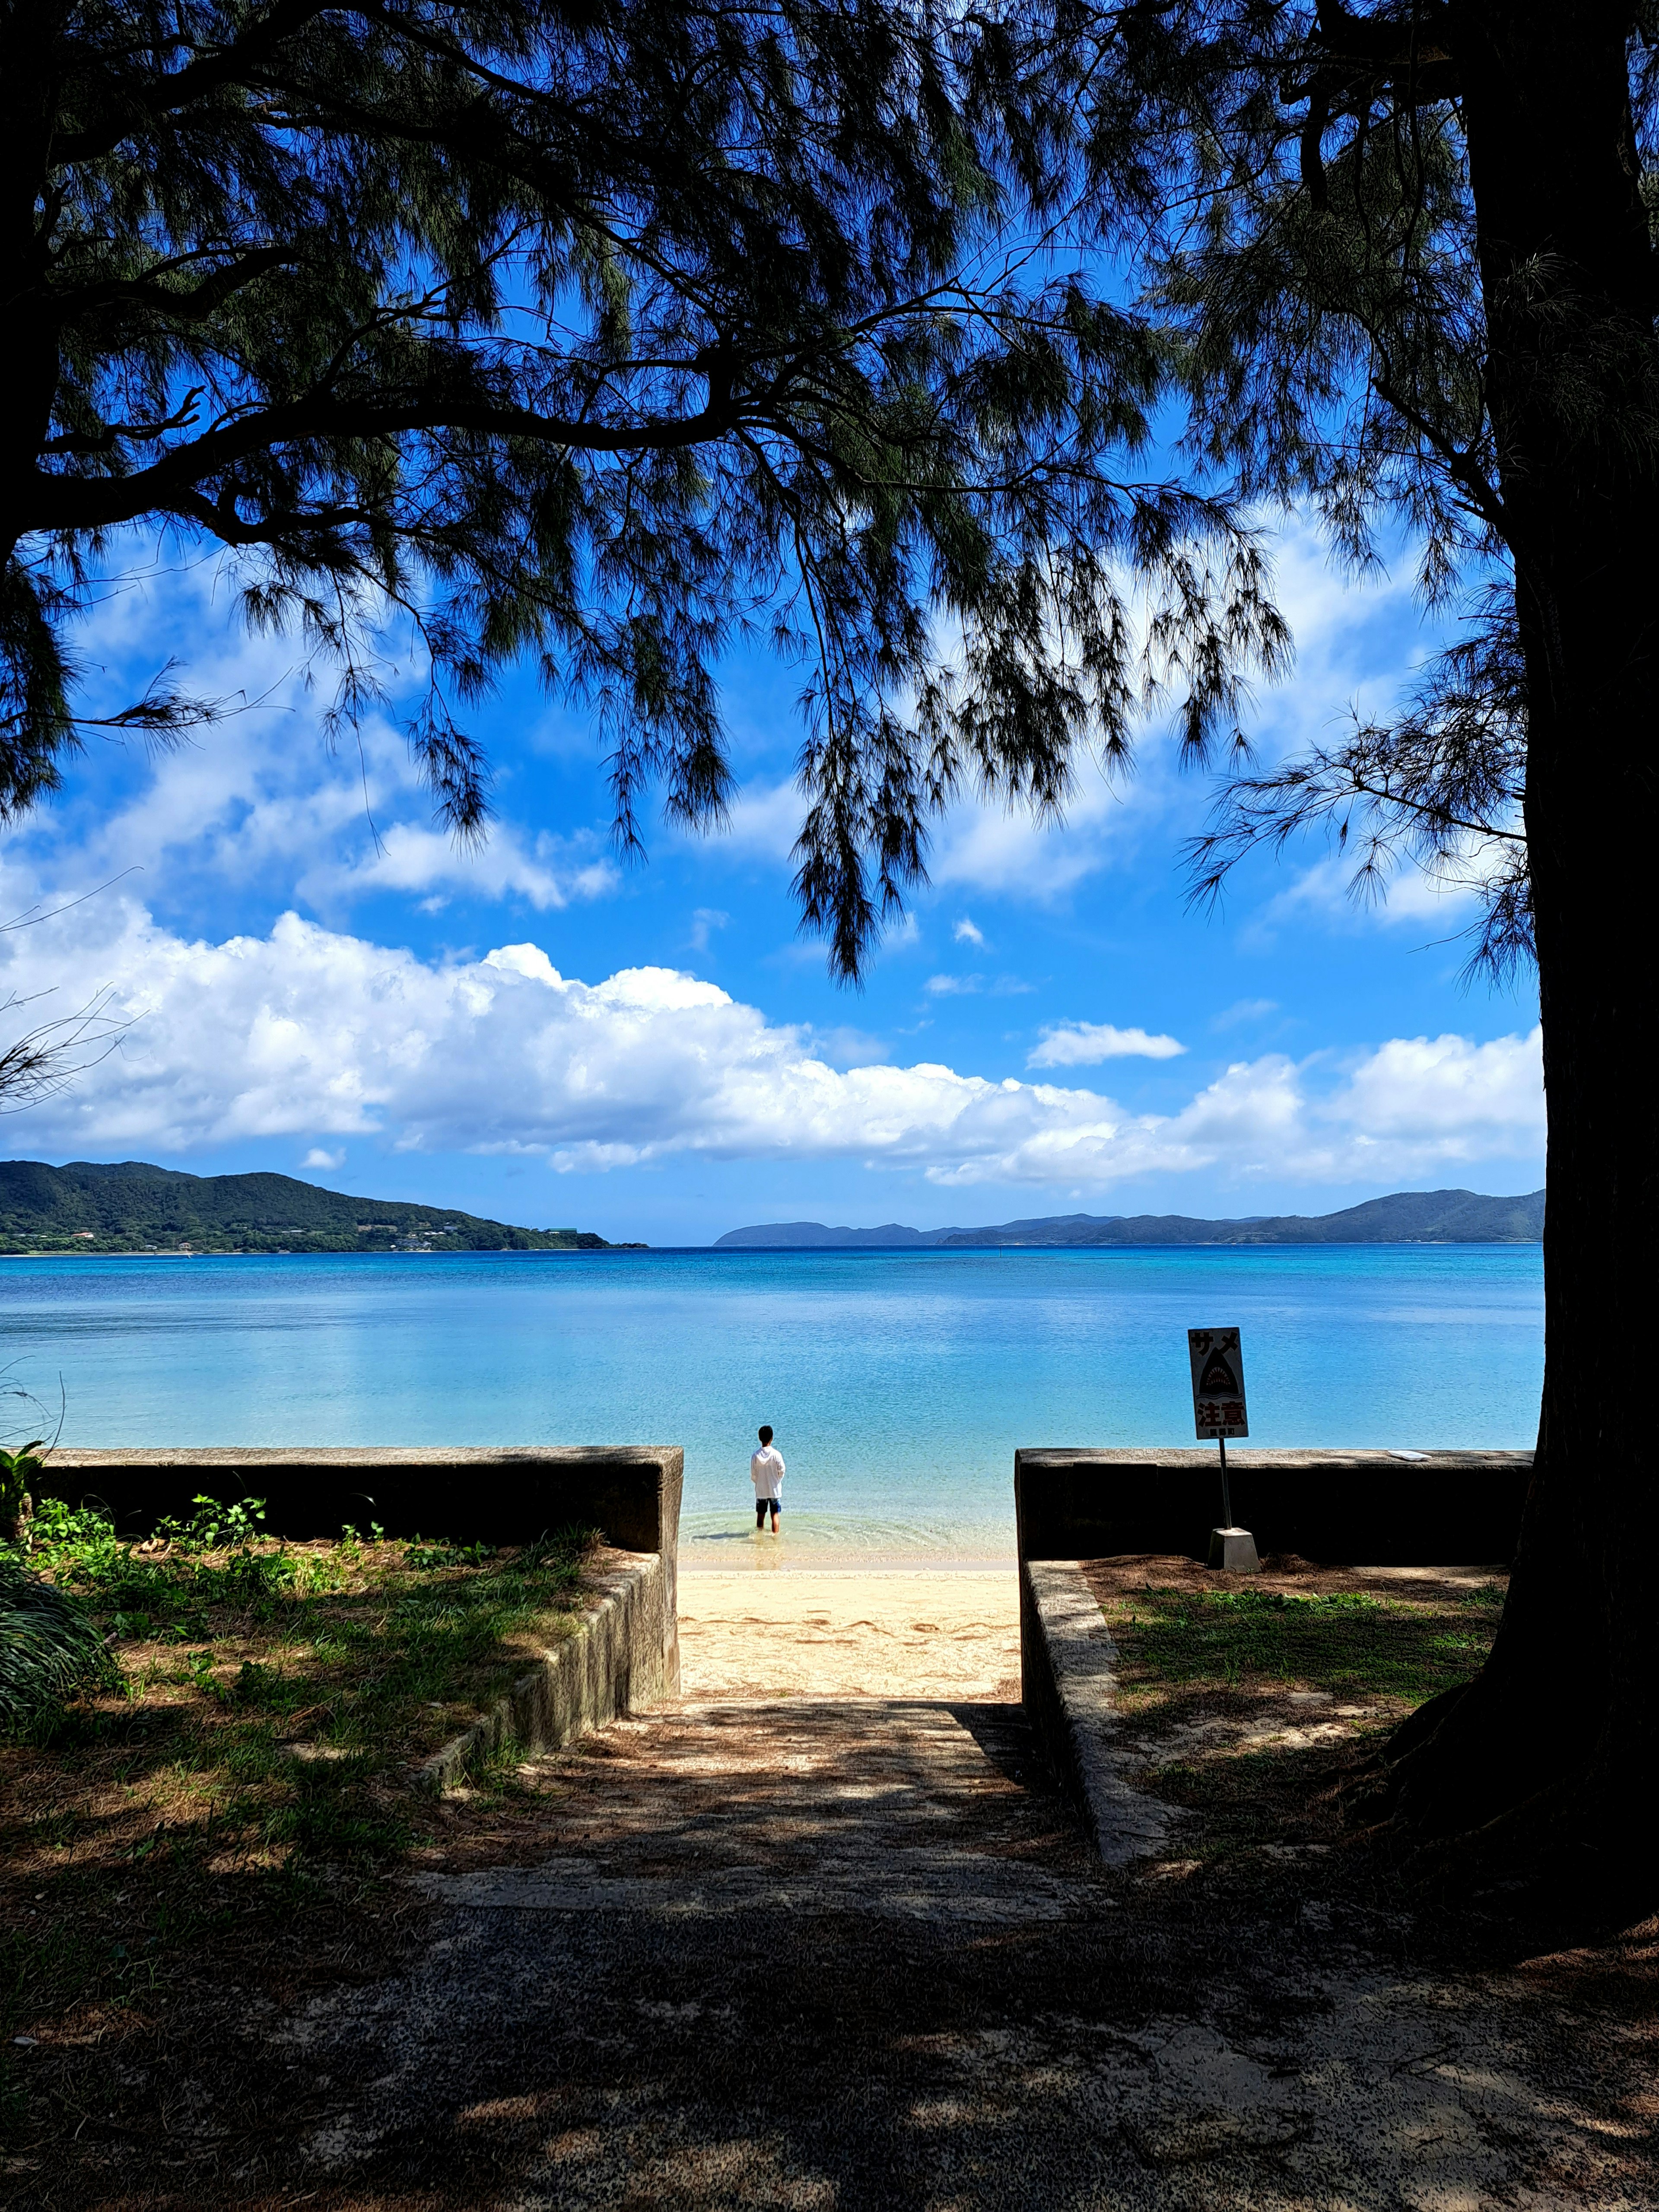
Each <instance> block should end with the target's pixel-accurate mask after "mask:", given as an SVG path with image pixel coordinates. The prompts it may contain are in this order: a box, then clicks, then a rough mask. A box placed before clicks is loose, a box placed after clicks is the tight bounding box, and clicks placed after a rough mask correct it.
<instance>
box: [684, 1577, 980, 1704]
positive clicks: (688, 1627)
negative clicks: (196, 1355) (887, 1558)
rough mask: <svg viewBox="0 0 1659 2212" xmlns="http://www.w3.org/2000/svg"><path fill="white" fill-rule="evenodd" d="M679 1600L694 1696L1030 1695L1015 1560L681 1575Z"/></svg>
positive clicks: (687, 1691) (688, 1684) (688, 1683)
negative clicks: (1023, 1688)
mask: <svg viewBox="0 0 1659 2212" xmlns="http://www.w3.org/2000/svg"><path fill="white" fill-rule="evenodd" d="M679 1604H680V1668H681V1675H682V1681H683V1689H684V1695H685V1696H686V1697H687V1698H728V1697H734V1696H736V1697H742V1696H744V1695H746V1694H749V1693H751V1692H752V1693H755V1694H757V1695H759V1696H772V1697H793V1698H799V1697H825V1698H891V1697H894V1696H902V1697H914V1698H950V1699H1018V1695H1019V1597H1018V1584H1017V1583H1016V1581H1015V1575H1014V1568H1013V1565H1012V1562H1011V1563H1010V1564H1009V1565H1007V1566H1006V1567H998V1568H992V1569H985V1568H949V1567H939V1568H931V1569H927V1570H926V1571H917V1570H915V1569H911V1568H902V1567H896V1568H865V1567H857V1568H848V1567H819V1566H816V1565H810V1566H800V1567H794V1566H780V1567H778V1568H777V1569H775V1571H770V1572H757V1571H756V1570H755V1569H754V1568H753V1567H745V1568H744V1569H742V1570H739V1571H696V1572H692V1573H689V1574H688V1573H684V1572H682V1574H681V1576H680V1583H679Z"/></svg>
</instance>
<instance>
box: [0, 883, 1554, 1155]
mask: <svg viewBox="0 0 1659 2212" xmlns="http://www.w3.org/2000/svg"><path fill="white" fill-rule="evenodd" d="M7 875H8V877H9V878H12V880H10V881H9V882H7V883H6V884H3V885H0V890H4V892H5V894H6V896H7V897H8V898H9V901H10V906H9V909H8V910H10V911H21V910H23V909H25V908H27V907H29V906H30V905H32V904H33V899H34V896H35V891H36V889H37V887H36V886H34V885H33V884H30V885H27V886H23V885H21V884H19V883H18V882H17V881H16V880H15V871H10V870H9V871H7ZM29 937H30V939H31V942H30V944H29V945H28V947H27V968H28V981H29V987H30V988H31V989H32V990H36V991H38V990H41V989H45V988H50V987H53V986H56V987H58V990H59V991H60V993H61V994H62V997H63V1000H64V1003H66V1004H67V1003H74V1004H77V1005H78V1004H79V1003H80V1002H81V1000H82V999H83V998H84V996H85V995H86V992H87V989H88V986H89V985H90V984H93V983H95V982H99V981H108V982H109V983H111V984H112V986H113V987H114V988H115V992H116V994H117V995H116V1010H117V1011H122V1012H126V1013H128V1014H130V1015H131V1016H133V1017H134V1018H135V1019H134V1024H133V1026H132V1028H131V1030H129V1032H128V1034H127V1036H126V1037H125V1041H124V1043H123V1046H122V1048H121V1049H120V1050H119V1051H118V1053H116V1054H112V1055H111V1057H110V1058H109V1059H108V1060H106V1061H104V1062H103V1063H102V1064H101V1065H100V1066H98V1067H96V1068H94V1069H93V1070H91V1071H90V1072H89V1073H88V1074H86V1075H85V1076H84V1077H82V1079H80V1081H79V1082H78V1083H77V1084H76V1086H75V1087H74V1088H73V1089H72V1090H71V1091H68V1092H67V1093H65V1094H64V1096H63V1097H60V1098H58V1099H57V1100H55V1101H53V1102H52V1103H49V1104H47V1105H46V1106H43V1107H40V1108H38V1109H34V1110H33V1111H32V1112H31V1113H30V1114H28V1115H19V1116H17V1117H16V1119H15V1121H14V1123H13V1127H14V1130H15V1132H16V1134H17V1136H18V1138H19V1139H23V1140H24V1141H26V1143H27V1146H30V1147H32V1148H35V1149H38V1150H40V1151H43V1152H58V1153H59V1154H65V1153H83V1154H84V1153H90V1154H93V1155H96V1154H97V1153H99V1152H104V1153H106V1154H107V1153H109V1152H112V1151H119V1152H163V1153H175V1154H176V1153H189V1152H191V1151H193V1150H197V1149H200V1148H204V1147H207V1146H217V1145H223V1144H226V1143H229V1142H234V1141H237V1140H239V1139H251V1138H269V1137H297V1138H300V1139H303V1140H309V1141H312V1142H313V1143H315V1144H316V1145H317V1147H318V1149H319V1151H321V1150H327V1151H329V1152H335V1151H337V1149H338V1140H339V1139H343V1138H349V1137H362V1136H368V1135H372V1136H374V1137H375V1138H376V1139H379V1140H380V1141H381V1142H383V1143H387V1142H389V1143H391V1144H392V1145H393V1146H398V1147H403V1148H409V1149H422V1150H431V1151H440V1150H459V1151H471V1152H508V1153H521V1154H530V1155H542V1156H544V1157H546V1158H548V1159H549V1160H550V1162H551V1164H553V1165H554V1166H556V1167H557V1168H562V1169H572V1168H580V1169H585V1170H602V1169H607V1168H616V1167H626V1166H634V1165H639V1164H649V1163H653V1162H659V1161H663V1160H667V1159H671V1158H675V1157H677V1156H684V1155H688V1154H690V1155H694V1156H695V1155H702V1156H706V1157H710V1158H726V1159H800V1160H805V1159H826V1158H853V1159H859V1160H863V1161H866V1162H868V1163H870V1164H874V1165H878V1166H879V1165H904V1166H907V1167H910V1168H912V1169H920V1170H921V1171H923V1172H924V1173H925V1174H926V1175H927V1176H929V1177H930V1178H931V1179H932V1180H933V1181H934V1182H939V1183H942V1184H950V1185H957V1184H972V1183H981V1182H998V1183H1048V1184H1059V1185H1062V1186H1064V1187H1065V1188H1079V1189H1080V1188H1090V1189H1095V1190H1099V1189H1102V1188H1106V1187H1109V1186H1111V1185H1114V1184H1116V1183H1119V1182H1122V1181H1124V1180H1125V1179H1126V1178H1128V1177H1132V1176H1140V1175H1145V1174H1148V1173H1151V1172H1153V1171H1159V1172H1164V1173H1176V1174H1179V1173H1185V1172H1197V1171H1203V1172H1204V1173H1205V1174H1206V1177H1207V1178H1209V1179H1210V1180H1212V1181H1213V1180H1214V1178H1215V1177H1216V1176H1218V1175H1225V1176H1231V1177H1243V1178H1246V1179H1248V1178H1249V1177H1251V1176H1273V1178H1275V1179H1276V1180H1282V1177H1283V1175H1284V1171H1285V1164H1286V1163H1287V1162H1290V1161H1293V1162H1295V1164H1296V1166H1297V1171H1298V1173H1299V1174H1300V1175H1302V1176H1304V1177H1305V1178H1306V1179H1307V1180H1308V1181H1309V1182H1321V1181H1329V1182H1341V1181H1352V1180H1354V1179H1355V1178H1357V1177H1364V1179H1366V1180H1367V1181H1370V1182H1375V1183H1377V1184H1382V1185H1386V1184H1387V1183H1389V1182H1408V1181H1413V1180H1416V1179H1419V1178H1420V1177H1422V1176H1440V1175H1442V1174H1443V1173H1445V1172H1447V1171H1449V1170H1453V1169H1455V1170H1459V1171H1460V1172H1462V1171H1466V1170H1470V1169H1472V1168H1473V1167H1474V1164H1476V1163H1492V1162H1495V1161H1499V1160H1503V1161H1524V1162H1525V1163H1526V1169H1525V1172H1526V1174H1528V1175H1531V1174H1533V1173H1534V1172H1535V1170H1536V1165H1537V1161H1538V1158H1539V1155H1540V1152H1541V1143H1542V1103H1541V1082H1540V1068H1539V1050H1538V1037H1537V1033H1536V1031H1534V1033H1533V1034H1532V1035H1531V1036H1510V1037H1499V1038H1496V1039H1493V1040H1492V1041H1491V1042H1485V1043H1477V1042H1473V1041H1471V1040H1470V1039H1468V1038H1465V1037H1459V1036H1442V1037H1438V1038H1432V1039H1431V1038H1427V1037H1419V1038H1407V1039H1395V1040H1393V1041H1392V1042H1388V1043H1386V1044H1383V1046H1381V1047H1380V1048H1377V1049H1376V1050H1374V1051H1371V1052H1369V1053H1364V1054H1358V1055H1356V1056H1354V1057H1353V1058H1352V1060H1349V1061H1348V1062H1346V1063H1342V1062H1338V1061H1335V1060H1332V1059H1331V1058H1330V1057H1329V1056H1324V1057H1322V1056H1319V1055H1316V1056H1315V1057H1314V1058H1313V1059H1311V1060H1305V1061H1303V1062H1300V1063H1297V1062H1295V1061H1292V1060H1289V1059H1287V1058H1285V1057H1282V1056H1279V1055H1272V1056H1268V1057H1267V1058H1263V1059H1261V1060H1255V1061H1241V1062H1239V1063H1237V1065H1236V1066H1231V1067H1230V1068H1228V1069H1227V1070H1226V1072H1225V1073H1224V1074H1223V1075H1221V1076H1220V1077H1218V1079H1216V1080H1215V1081H1214V1082H1212V1083H1211V1084H1209V1085H1206V1087H1205V1088H1204V1089H1203V1090H1201V1091H1199V1092H1198V1093H1197V1095H1196V1096H1195V1097H1193V1098H1192V1099H1191V1100H1190V1101H1189V1102H1188V1104H1187V1105H1186V1106H1184V1107H1182V1109H1180V1110H1179V1111H1178V1112H1176V1113H1174V1114H1161V1115H1160V1114H1137V1113H1134V1112H1132V1111H1129V1110H1127V1109H1125V1108H1124V1107H1123V1106H1121V1105H1120V1104H1119V1103H1117V1102H1116V1101H1115V1100H1114V1099H1112V1098H1110V1097H1106V1096H1104V1095H1103V1094H1102V1093H1099V1092H1097V1091H1087V1090H1079V1089H1070V1088H1061V1087H1060V1086H1057V1085H1050V1084H1042V1083H1035V1084H1034V1083H1026V1082H1020V1081H1017V1080H1015V1079H1012V1078H1010V1079H1003V1080H1001V1081H998V1080H994V1079H988V1078H986V1077H983V1076H977V1075H963V1074H960V1073H957V1071H956V1070H954V1069H952V1068H951V1067H948V1066H941V1065H939V1064H937V1063H933V1062H927V1061H923V1062H920V1063H918V1064H916V1065H915V1066H909V1067H894V1066H883V1065H879V1064H876V1063H873V1062H866V1063H865V1064H862V1065H857V1066H845V1067H837V1066H833V1065H832V1064H831V1062H830V1060H829V1058H826V1056H825V1054H824V1053H823V1049H822V1048H820V1047H819V1046H818V1045H817V1042H815V1040H814V1038H813V1037H812V1036H811V1032H809V1031H807V1030H801V1029H799V1028H795V1027H792V1026H788V1025H785V1024H775V1023H772V1022H769V1021H768V1020H767V1018H766V1017H765V1016H764V1015H763V1013H762V1012H760V1011H759V1010H758V1009H757V1008H756V1007H753V1006H744V1005H743V1004H741V1003H739V1002H738V1001H736V1000H732V998H731V997H730V996H728V994H726V992H724V991H722V990H720V989H718V988H716V987H715V986H714V985H713V984H710V983H707V982H704V981H702V980H700V979H699V978H698V977H696V976H695V975H688V974H685V973H684V972H682V971H680V970H678V969H666V968H635V969H623V970H622V971H620V972H619V973H617V974H616V975H611V976H609V977H607V978H606V979H605V981H602V982H599V983H597V984H589V983H586V982H582V981H579V980H577V979H575V978H572V977H566V976H563V975H560V974H559V973H558V972H557V971H556V969H554V967H553V966H552V964H551V963H550V961H549V959H548V957H547V955H546V953H545V952H544V951H542V949H541V948H540V947H539V946H537V945H531V944H522V945H506V946H502V947H501V948H500V949H499V950H497V951H494V952H491V953H490V954H489V955H488V956H487V957H485V958H483V959H482V960H451V961H424V960H421V959H417V958H416V957H415V956H414V955H413V954H411V953H410V952H408V951H401V950H398V949H396V948H391V947H386V946H383V945H376V944H374V943H372V942H369V941H368V940H367V939H362V938H357V937H353V936H349V935H345V934H343V933H338V932H335V931H331V930H329V929H326V928H324V927H320V926H319V925H317V924H316V923H313V922H309V921H303V920H302V919H301V917H299V916H298V915H293V914H289V915H284V916H283V918H282V919H281V920H280V921H278V922H277V923H276V926H275V927H274V928H273V929H272V930H271V931H270V934H269V935H268V936H264V937H251V936H240V937H232V938H228V939H225V940H223V941H222V942H220V943H214V942H211V941H208V940H199V939H198V940H190V939H185V938H184V937H181V936H179V935H178V934H176V933H173V932H170V931H168V930H167V929H165V928H163V927H160V926H159V925H158V924H157V923H156V922H155V921H154V920H153V919H152V917H151V916H150V915H149V914H148V913H147V912H146V911H145V909H144V908H143V907H142V906H141V905H140V904H139V903H138V902H137V901H136V900H135V899H134V898H132V897H131V896H130V895H125V894H123V893H121V892H112V893H109V894H106V896H104V897H103V898H100V899H96V900H93V901H91V902H88V903H87V904H85V905H82V906H81V907H78V908H73V909H71V910H70V911H69V912H67V913H64V914H62V915H58V916H57V917H55V918H54V919H52V921H47V922H44V923H42V924H41V925H40V926H39V927H37V928H35V929H33V930H32V931H31V932H30V933H29ZM20 957H21V955H20V951H19V947H18V945H17V942H16V939H15V938H14V939H10V940H4V939H0V970H3V968H5V967H8V966H12V965H13V964H14V963H16V962H18V960H19V959H20ZM16 972H18V973H20V974H21V969H17V970H16ZM5 980H6V978H5V976H4V974H3V972H0V987H3V984H4V981H5Z"/></svg>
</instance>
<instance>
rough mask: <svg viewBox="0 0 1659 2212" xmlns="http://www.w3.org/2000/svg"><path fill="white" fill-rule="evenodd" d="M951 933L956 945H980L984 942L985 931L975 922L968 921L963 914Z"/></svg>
mask: <svg viewBox="0 0 1659 2212" xmlns="http://www.w3.org/2000/svg"><path fill="white" fill-rule="evenodd" d="M951 935H952V936H953V937H954V938H955V939H956V940H957V944H958V945H980V946H981V947H982V946H983V945H984V943H985V932H984V931H983V930H982V929H981V927H979V925H978V923H977V922H975V921H970V920H969V917H968V916H967V915H965V914H964V915H963V917H962V920H961V921H959V922H958V923H957V926H956V927H955V929H953V930H952V931H951Z"/></svg>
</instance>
